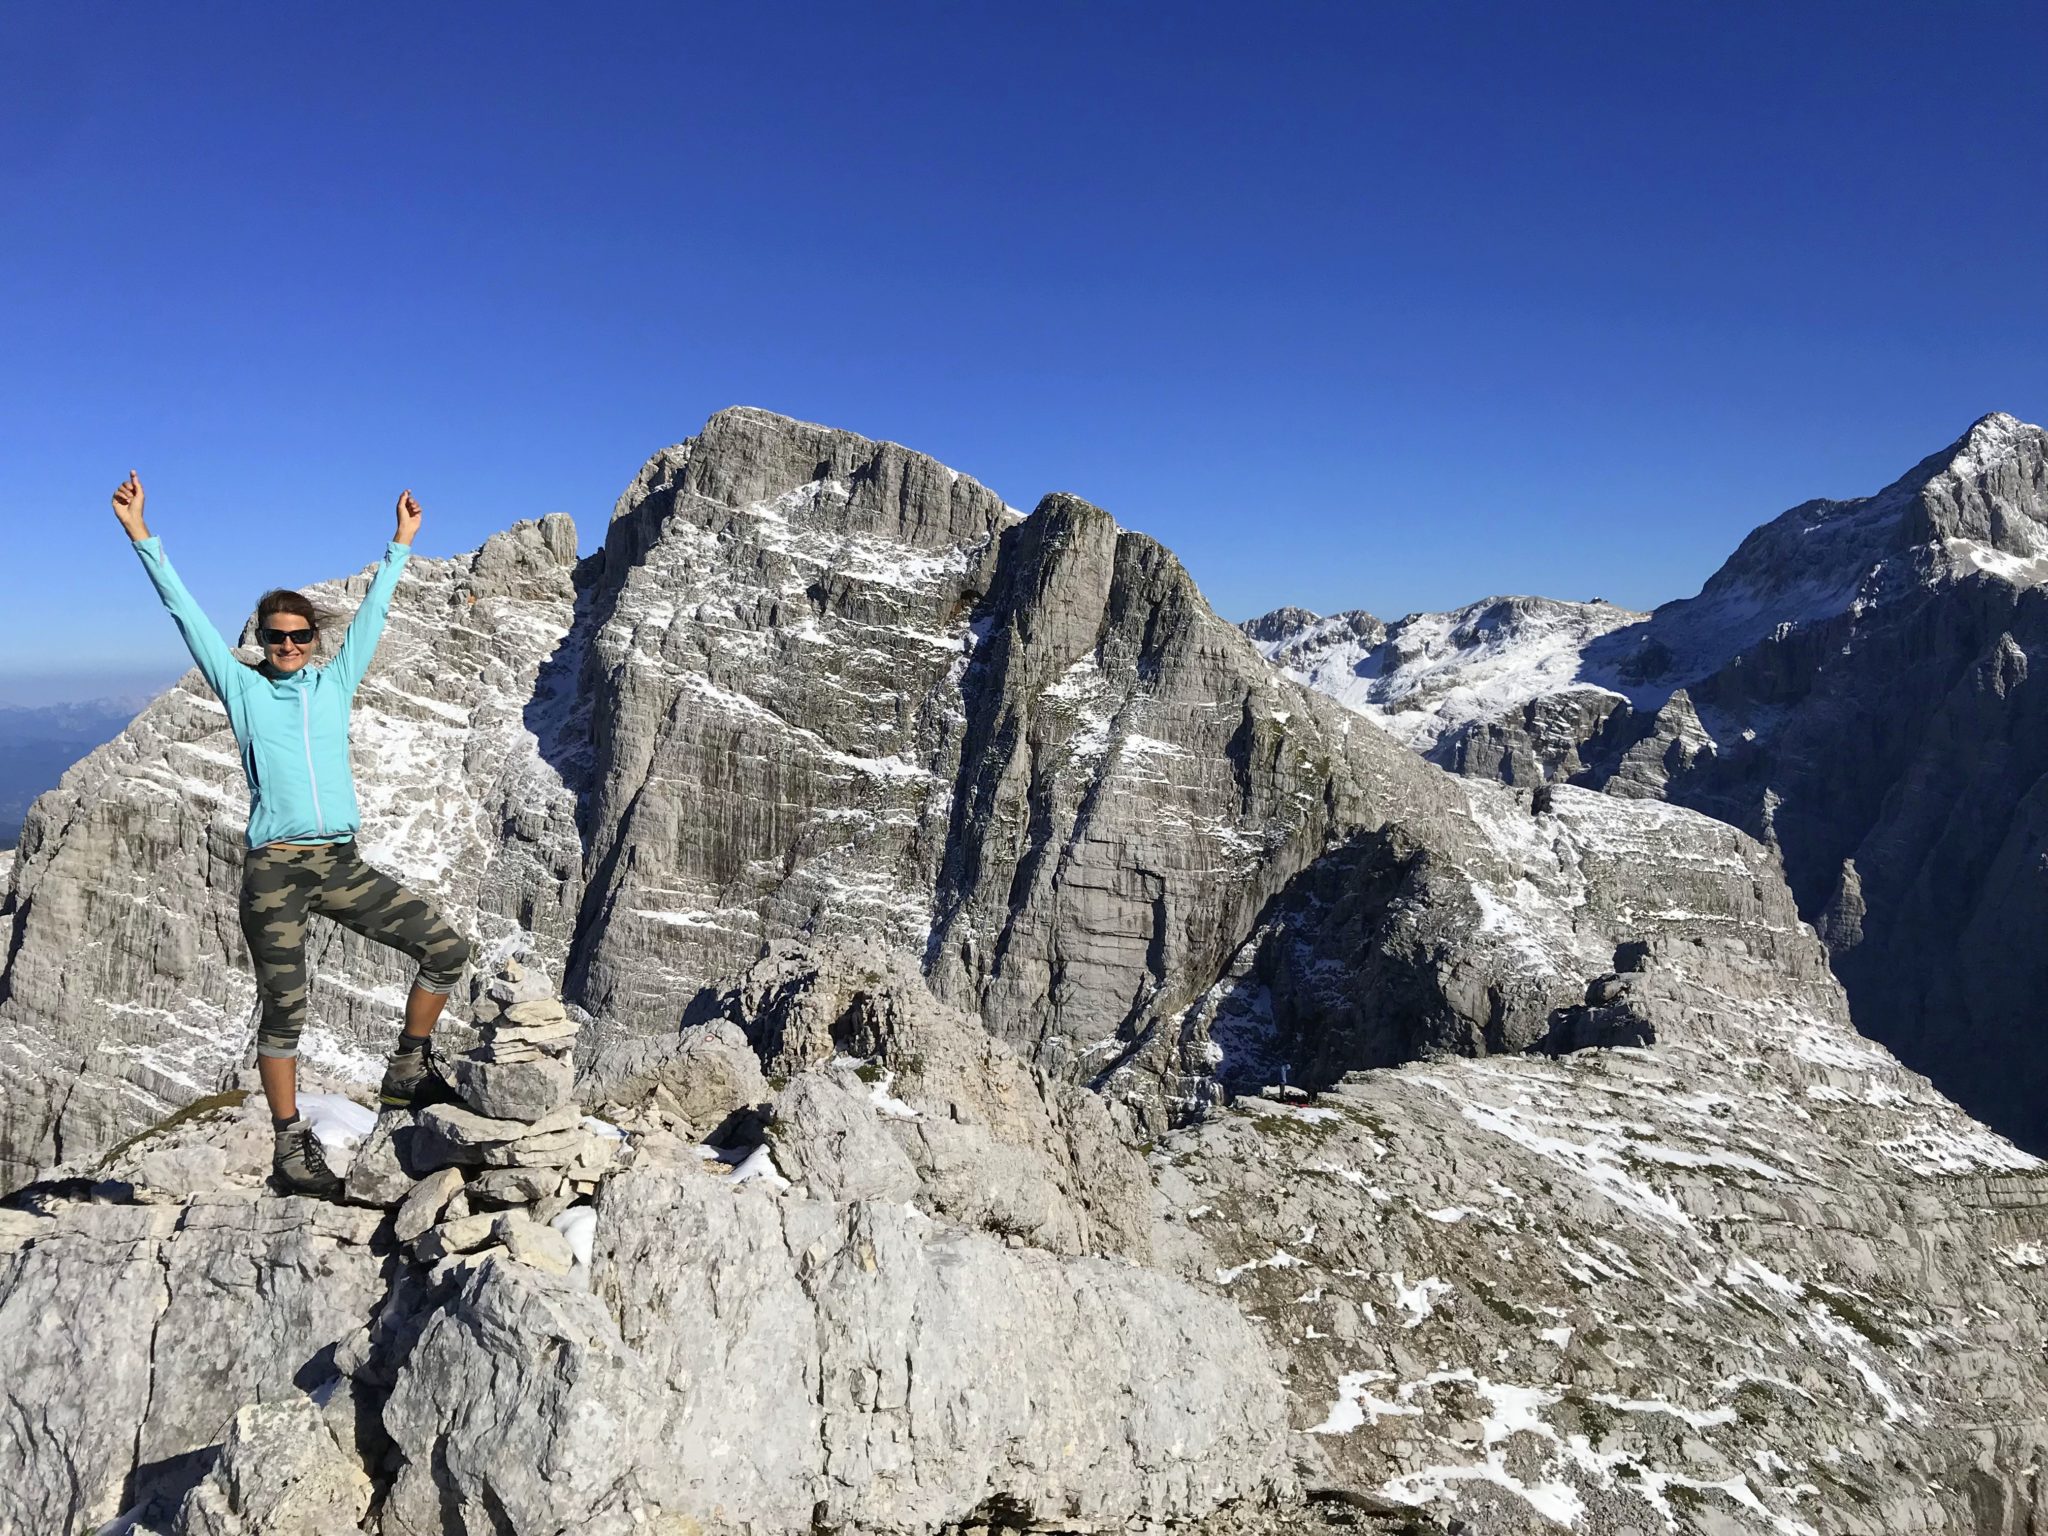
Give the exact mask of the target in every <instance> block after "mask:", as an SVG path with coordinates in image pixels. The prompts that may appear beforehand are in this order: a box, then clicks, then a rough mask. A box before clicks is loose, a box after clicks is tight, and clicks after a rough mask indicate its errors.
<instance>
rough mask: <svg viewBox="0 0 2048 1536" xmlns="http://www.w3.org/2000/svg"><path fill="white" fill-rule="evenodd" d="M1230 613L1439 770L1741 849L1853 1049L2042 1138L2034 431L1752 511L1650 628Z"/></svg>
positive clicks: (2041, 452) (2040, 444)
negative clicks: (1823, 981) (1688, 821)
mask: <svg viewBox="0 0 2048 1536" xmlns="http://www.w3.org/2000/svg"><path fill="white" fill-rule="evenodd" d="M1242 627H1243V629H1244V631H1245V633H1246V634H1247V635H1248V636H1250V638H1251V639H1252V641H1253V642H1254V643H1255V644H1256V645H1258V647H1259V648H1260V649H1261V650H1262V651H1264V652H1265V653H1266V655H1267V656H1268V658H1270V659H1271V660H1272V661H1273V662H1274V663H1275V664H1277V665H1279V666H1281V667H1283V668H1285V669H1286V670H1287V672H1288V674H1289V675H1290V676H1292V677H1293V678H1295V679H1297V680H1298V681H1301V682H1304V683H1307V684H1309V685H1310V686H1312V687H1314V688H1317V689H1319V690H1320V691H1322V692H1324V693H1327V694H1329V695H1331V696H1332V697H1334V698H1336V699H1338V700H1339V701H1341V702H1342V703H1344V704H1346V705H1348V706H1350V707H1351V708H1352V709H1355V710H1357V711H1359V712H1360V713H1362V714H1364V715H1365V716H1367V717H1368V718H1370V719H1372V720H1373V721H1375V722H1376V723H1377V724H1379V725H1380V726H1381V727H1383V728H1384V729H1385V730H1387V731H1388V732H1389V733H1390V734H1392V735H1393V736H1394V737H1395V738H1396V739H1397V740H1400V741H1403V742H1405V743H1407V744H1408V745H1409V746H1410V747H1411V748H1413V749H1415V750H1416V751H1418V752H1421V753H1423V754H1424V755H1425V756H1427V757H1428V758H1429V759H1430V760H1431V761H1432V762H1435V763H1438V764H1439V765H1441V766H1442V767H1445V768H1448V769H1451V770H1452V771H1453V772H1458V773H1464V774H1469V775H1474V776H1477V777H1480V778H1488V779H1498V780H1501V781H1503V782H1505V783H1508V784H1512V785H1518V786H1525V787H1527V786H1535V785H1541V784H1553V785H1554V784H1559V783H1565V784H1573V785H1578V786H1580V787H1583V788H1588V789H1600V790H1604V791H1606V792H1607V793H1608V794H1611V795H1620V796H1626V797H1634V798H1655V799H1661V800H1668V801H1670V802H1672V803H1673V804H1676V805H1683V806H1687V807H1689V808H1691V809H1693V810H1697V811H1703V812H1705V813H1706V814H1708V815H1710V816H1714V817H1717V818H1719V819H1720V820H1723V821H1726V822H1728V823H1730V824H1732V825H1734V826H1737V827H1740V828H1741V829H1742V830H1743V831H1745V832H1747V833H1749V834H1750V835H1751V836H1753V837H1755V838H1757V839H1758V840H1760V841H1761V842H1763V843H1764V844H1765V845H1766V846H1767V847H1769V848H1771V849H1772V850H1773V851H1774V852H1775V853H1776V854H1777V855H1778V857H1779V859H1780V861H1781V862H1782V864H1783V867H1784V870H1785V876H1786V879H1787V880H1788V881H1789V882H1790V884H1791V887H1792V891H1793V894H1794V895H1795V896H1796V897H1797V898H1798V901H1799V908H1800V913H1801V915H1802V916H1803V917H1805V918H1806V919H1807V920H1808V921H1809V922H1811V923H1812V924H1813V925H1814V927H1815V928H1816V929H1817V930H1818V931H1819V933H1820V936H1821V938H1822V939H1823V940H1825V942H1826V944H1827V946H1828V951H1829V955H1830V958H1831V960H1832V962H1833V966H1834V970H1835V972H1836V974H1837V975H1838V976H1840V977H1841V979H1842V982H1843V984H1844V985H1845V986H1846V987H1847V988H1848V991H1849V999H1850V1003H1851V1005H1852V1006H1853V1008H1854V1009H1855V1014H1856V1022H1857V1024H1858V1026H1859V1027H1860V1028H1861V1029H1862V1030H1863V1031H1864V1033H1866V1034H1868V1035H1870V1036H1872V1037H1874V1038H1875V1039H1878V1040H1880V1041H1882V1042H1883V1043H1884V1044H1885V1045H1887V1046H1889V1047H1890V1048H1891V1049H1893V1050H1895V1051H1897V1052H1898V1053H1899V1055H1900V1056H1901V1057H1902V1058H1903V1059H1904V1060H1905V1061H1906V1062H1907V1064H1908V1065H1910V1066H1913V1067H1915V1068H1917V1069H1918V1070H1920V1071H1922V1072H1925V1073H1927V1074H1928V1076H1929V1077H1931V1078H1933V1079H1934V1081H1935V1082H1936V1083H1937V1084H1938V1085H1939V1086H1940V1087H1941V1088H1942V1089H1943V1091H1945V1092H1947V1093H1949V1094H1952V1095H1954V1096H1955V1098H1956V1099H1957V1100H1958V1101H1959V1102H1961V1103H1962V1105H1963V1106H1964V1107H1965V1108H1967V1109H1968V1110H1970V1111H1971V1112H1972V1113H1973V1114H1975V1115H1977V1116H1979V1117H1980V1118H1982V1119H1984V1120H1986V1121H1988V1122H1990V1123H1991V1124H1992V1125H1995V1126H1996V1127H1998V1129H1999V1130H2001V1131H2003V1132H2005V1133H2006V1134H2007V1135H2009V1136H2012V1137H2014V1138H2015V1139H2016V1140H2018V1141H2019V1142H2020V1143H2021V1144H2023V1145H2025V1146H2029V1147H2032V1148H2034V1149H2036V1150H2042V1149H2048V1108H2044V1105H2048V1049H2044V1048H2043V1046H2042V1043H2041V1042H2042V1038H2043V1037H2042V1032H2041V1025H2042V1020H2043V1009H2042V1003H2041V999H2042V997H2043V996H2044V995H2048V952H2044V951H2043V950H2042V948H2041V946H2040V944H2039V943H2038V941H2037V939H2036V937H2035V936H2036V935H2038V934H2039V933H2040V931H2041V925H2042V924H2043V922H2048V882H2044V880H2043V878H2042V871H2043V870H2044V869H2048V693H2044V690H2043V688H2042V685H2041V683H2040V681H2039V680H2038V679H2039V672H2040V668H2039V659H2040V658H2041V656H2042V655H2043V653H2044V652H2048V432H2044V431H2043V430H2042V429H2041V428H2040V427H2038V426H2032V425H2029V424H2028V423H2026V422H2022V421H2019V420H2018V419H2016V418H2014V417H2012V416H2008V415H2004V414H2002V413H1994V414H1992V415H1989V416H1986V417H1984V418H1983V419H1981V420H1980V421H1978V422H1977V423H1976V424H1975V425H1973V426H1972V427H1971V428H1970V430H1969V431H1968V432H1966V433H1965V434H1964V435H1963V436H1962V437H1961V438H1960V439H1958V440H1957V441H1956V442H1954V443H1951V444H1950V445H1949V446H1948V447H1946V448H1944V449H1942V450H1941V451H1940V452H1939V453H1935V454H1932V455H1930V456H1929V457H1927V458H1926V459H1923V460H1922V461H1921V462H1920V463H1918V464H1916V465H1914V466H1913V467H1912V468H1911V469H1909V470H1908V471H1907V472H1906V473H1905V474H1904V475H1902V476H1900V478H1899V479H1897V480H1896V481H1894V482H1893V483H1892V484H1891V485H1889V486H1886V487H1885V488H1884V489H1883V490H1881V491H1879V492H1877V493H1876V494H1875V495H1871V496H1866V497H1862V498H1860V499H1857V500H1853V501H1833V500H1819V501H1808V502H1803V503H1801V504H1800V505H1798V506H1796V507H1793V508H1792V509H1791V510H1790V511H1788V512H1785V513H1784V514H1782V515H1781V516H1779V517H1777V518H1775V519H1773V520H1772V521H1771V522H1769V523H1766V524H1764V525H1763V526H1762V527H1760V528H1758V529H1756V530H1755V531H1754V532H1753V533H1751V534H1750V535H1749V537H1748V538H1746V539H1744V540H1743V542H1742V545H1741V547H1740V548H1739V549H1737V550H1736V551H1735V553H1734V554H1733V555H1732V556H1730V557H1729V559H1728V560H1727V562H1726V563H1725V564H1724V565H1723V566H1722V567H1721V568H1720V570H1718V571H1717V572H1715V573H1714V575H1713V576H1712V577H1710V578H1709V579H1708V581H1707V582H1706V584H1705V586H1704V587H1702V589H1701V590H1700V593H1699V595H1698V596H1696V597H1691V598H1685V599H1682V600H1680V601H1677V602H1670V603H1666V604H1664V605H1663V606H1661V607H1660V608H1658V609H1657V610H1656V612H1655V613H1653V614H1641V613H1630V612H1628V611H1627V610H1625V609H1621V608H1616V607H1613V606H1611V605H1608V604H1605V603H1599V602H1593V603H1564V602H1555V601H1552V600H1550V599H1548V598H1531V597H1492V598H1487V599H1484V600H1482V601H1480V602H1476V603H1473V604H1470V605H1469V606H1467V607H1464V608H1460V609H1457V610H1455V611H1453V612H1450V613H1435V614H1432V613H1423V614H1411V615H1409V616H1408V617H1406V618H1403V619H1399V620H1396V621H1394V622H1392V623H1382V622H1381V621H1380V620H1379V619H1376V618H1374V617H1373V616H1372V615H1371V614H1368V613H1362V612H1350V613H1341V614H1337V615H1335V616H1333V617H1329V618H1322V617H1319V616H1317V615H1315V614H1312V613H1308V612H1306V611H1305V610H1302V609H1299V608H1283V609H1279V610H1276V611H1275V612H1273V613H1270V614H1267V615H1265V616H1264V617H1263V618H1259V619H1254V620H1252V621H1251V622H1250V623H1248V624H1246V625H1244V626H1242Z"/></svg>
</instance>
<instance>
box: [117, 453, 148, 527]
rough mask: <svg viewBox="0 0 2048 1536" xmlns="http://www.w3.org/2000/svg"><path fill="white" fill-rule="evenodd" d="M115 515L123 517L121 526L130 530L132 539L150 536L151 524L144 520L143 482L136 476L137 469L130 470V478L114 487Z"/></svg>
mask: <svg viewBox="0 0 2048 1536" xmlns="http://www.w3.org/2000/svg"><path fill="white" fill-rule="evenodd" d="M114 516H116V517H118V518H119V519H121V526H122V527H123V528H125V529H127V530H128V537H129V538H131V539H146V538H148V537H149V525H148V524H147V523H145V522H143V520H142V482H141V481H140V480H138V479H136V478H135V471H134V470H132V469H131V470H129V471H128V478H127V479H126V480H123V481H122V482H121V483H120V484H119V485H117V486H115V487H114Z"/></svg>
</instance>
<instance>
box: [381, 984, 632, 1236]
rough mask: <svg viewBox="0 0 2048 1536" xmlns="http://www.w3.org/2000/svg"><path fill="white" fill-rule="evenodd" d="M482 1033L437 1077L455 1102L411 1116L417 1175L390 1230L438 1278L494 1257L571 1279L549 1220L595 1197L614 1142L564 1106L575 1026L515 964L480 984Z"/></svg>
mask: <svg viewBox="0 0 2048 1536" xmlns="http://www.w3.org/2000/svg"><path fill="white" fill-rule="evenodd" d="M472 1017H473V1018H474V1020H475V1022H476V1024H477V1026H478V1031H479V1033H480V1035H481V1036H482V1039H481V1041H480V1042H479V1044H478V1045H477V1046H476V1047H475V1048H474V1049H472V1050H469V1051H466V1052H464V1053H463V1054H462V1055H460V1056H457V1057H455V1058H453V1059H452V1060H451V1061H450V1062H448V1063H447V1066H446V1071H447V1075H448V1078H449V1081H450V1082H451V1084H452V1085H453V1086H454V1088H455V1091H456V1092H457V1093H458V1094H459V1095H460V1096H461V1099H462V1102H461V1103H458V1104H434V1105H430V1106H428V1107H427V1108H425V1109H422V1110H420V1111H419V1113H418V1116H417V1118H416V1121H415V1128H414V1131H413V1136H412V1144H411V1147H410V1149H409V1156H408V1159H407V1160H408V1161H409V1162H410V1163H411V1164H412V1165H413V1166H414V1168H415V1169H418V1170H421V1171H427V1170H431V1171H429V1172H427V1176H426V1177H424V1178H422V1179H421V1180H420V1181H419V1182H418V1183H417V1184H415V1185H413V1186H412V1188H411V1189H410V1191H409V1192H408V1193H407V1194H406V1196H405V1198H404V1200H403V1201H402V1202H401V1203H400V1205H399V1208H398V1214H397V1217H396V1219H395V1222H394V1227H395V1230H396V1234H397V1236H398V1238H399V1240H400V1241H401V1242H407V1243H411V1244H412V1245H413V1252H414V1253H415V1255H417V1256H418V1257H419V1258H420V1259H421V1260H422V1261H423V1262H425V1263H427V1264H431V1265H433V1266H435V1267H436V1272H437V1274H439V1273H442V1272H445V1271H448V1270H452V1269H454V1268H456V1267H466V1266H468V1265H472V1264H478V1263H481V1262H483V1260H485V1259H486V1258H490V1257H493V1256H502V1257H504V1258H508V1259H514V1260H518V1261H520V1262H523V1263H527V1264H532V1265H535V1266H536V1267H538V1268H541V1269H547V1270H552V1271H554V1272H555V1273H557V1274H566V1273H568V1272H569V1270H570V1268H571V1266H572V1264H573V1262H574V1257H575V1254H574V1250H573V1247H572V1245H571V1243H570V1240H569V1239H568V1238H566V1237H565V1236H564V1235H563V1234H562V1232H560V1231H558V1230H556V1226H557V1225H571V1226H573V1223H560V1222H558V1221H557V1218H559V1217H561V1216H562V1215H563V1213H564V1212H566V1211H568V1210H569V1209H570V1207H571V1206H573V1205H575V1204H576V1202H577V1201H578V1200H579V1199H581V1198H583V1197H585V1196H588V1195H592V1194H595V1193H596V1191H597V1185H598V1179H599V1177H600V1176H601V1175H602V1174H604V1173H605V1172H606V1171H607V1170H608V1169H610V1168H611V1167H612V1165H613V1163H614V1162H615V1161H616V1160H617V1157H618V1155H619V1151H620V1148H621V1146H622V1142H621V1140H620V1138H619V1137H618V1136H617V1135H616V1134H615V1133H612V1132H610V1131H609V1130H608V1129H593V1125H592V1124H586V1122H585V1118H584V1114H583V1111H582V1110H581V1109H580V1108H579V1107H578V1106H577V1105H576V1104H575V1103H573V1102H571V1094H572V1093H573V1091H574V1084H575V1069H574V1067H573V1066H572V1065H571V1062H570V1057H571V1055H572V1054H573V1053H574V1051H575V1049H576V1033H577V1030H578V1028H579V1026H578V1025H577V1023H576V1021H575V1020H573V1019H571V1018H570V1017H569V1014H568V1011H567V1010H566V1009H565V1008H564V1007H563V1006H562V1004H561V1002H560V1000H559V999H557V998H556V997H555V996H554V994H553V991H552V989H551V988H550V987H549V985H548V981H547V978H546V977H545V976H542V975H541V974H540V973H539V972H537V971H534V970H531V969H529V968H527V967H524V966H522V965H521V964H520V963H519V962H518V961H516V960H509V961H507V962H505V965H504V967H503V969H502V970H501V971H500V972H499V973H498V974H497V975H496V976H495V977H493V978H492V980H491V981H490V982H488V983H487V984H486V985H485V987H484V989H483V991H482V994H481V995H480V996H479V997H478V999H477V1001H476V1004H475V1007H474V1009H473V1012H472Z"/></svg>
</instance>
